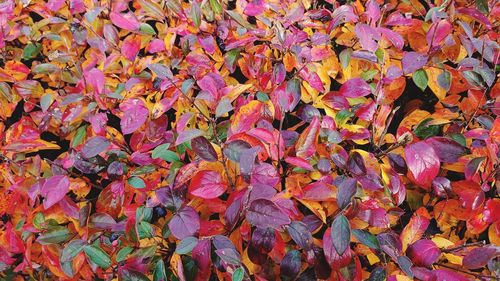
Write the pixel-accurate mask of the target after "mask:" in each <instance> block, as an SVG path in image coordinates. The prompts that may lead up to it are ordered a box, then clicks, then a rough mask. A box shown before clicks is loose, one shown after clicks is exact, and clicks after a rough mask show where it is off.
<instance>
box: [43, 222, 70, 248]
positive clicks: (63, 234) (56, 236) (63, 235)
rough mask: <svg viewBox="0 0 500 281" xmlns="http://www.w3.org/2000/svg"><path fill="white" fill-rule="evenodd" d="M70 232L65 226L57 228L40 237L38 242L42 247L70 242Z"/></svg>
mask: <svg viewBox="0 0 500 281" xmlns="http://www.w3.org/2000/svg"><path fill="white" fill-rule="evenodd" d="M68 238H69V230H68V229H67V228H66V227H64V226H55V227H53V228H52V229H50V230H49V231H47V232H45V233H44V234H42V235H40V236H38V238H37V239H36V241H37V242H38V243H40V244H42V245H47V244H58V243H61V242H64V241H66V240H68Z"/></svg>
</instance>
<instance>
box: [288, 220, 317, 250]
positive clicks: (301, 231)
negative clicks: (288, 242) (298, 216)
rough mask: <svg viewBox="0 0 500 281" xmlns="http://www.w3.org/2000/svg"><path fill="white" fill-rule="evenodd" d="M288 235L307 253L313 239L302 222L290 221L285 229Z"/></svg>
mask: <svg viewBox="0 0 500 281" xmlns="http://www.w3.org/2000/svg"><path fill="white" fill-rule="evenodd" d="M287 230H288V234H290V237H292V239H293V241H294V242H295V243H296V244H297V245H298V246H299V247H300V248H302V249H304V250H305V251H309V250H310V249H311V248H312V245H313V237H312V234H311V232H310V231H309V229H307V226H306V225H305V224H304V223H303V222H299V221H292V222H291V223H290V226H289V227H288V228H287Z"/></svg>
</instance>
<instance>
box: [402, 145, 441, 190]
mask: <svg viewBox="0 0 500 281" xmlns="http://www.w3.org/2000/svg"><path fill="white" fill-rule="evenodd" d="M405 157H406V164H407V165H408V169H409V170H410V172H411V174H412V175H413V178H414V179H415V183H417V184H418V185H420V186H422V187H424V188H426V189H429V188H430V186H431V184H432V180H433V179H434V178H435V177H436V176H437V175H438V174H439V167H440V163H439V158H438V156H437V155H436V152H435V151H434V148H432V146H430V145H429V144H427V143H425V142H417V143H414V144H410V145H408V146H407V147H405Z"/></svg>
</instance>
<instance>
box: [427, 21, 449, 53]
mask: <svg viewBox="0 0 500 281" xmlns="http://www.w3.org/2000/svg"><path fill="white" fill-rule="evenodd" d="M452 29H453V26H452V25H451V23H449V22H448V21H447V20H444V19H443V20H440V21H439V22H437V23H433V24H432V25H431V28H430V29H429V31H427V35H426V39H427V45H429V48H431V49H432V48H433V47H436V46H439V45H440V44H441V43H442V42H443V40H444V39H445V38H446V36H448V35H449V34H450V33H451V30H452Z"/></svg>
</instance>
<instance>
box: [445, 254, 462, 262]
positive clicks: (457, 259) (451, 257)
mask: <svg viewBox="0 0 500 281" xmlns="http://www.w3.org/2000/svg"><path fill="white" fill-rule="evenodd" d="M443 256H444V257H445V258H446V259H447V260H448V261H449V262H451V263H453V264H458V265H462V259H463V258H462V257H460V256H457V255H454V254H449V253H444V254H443Z"/></svg>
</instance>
